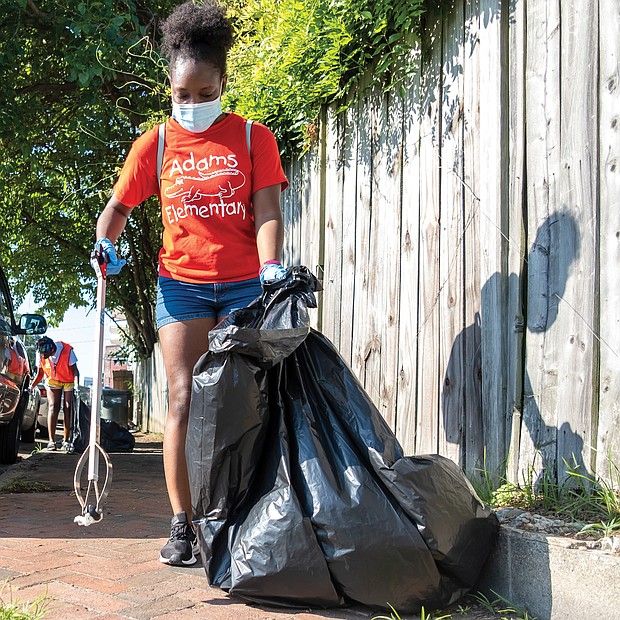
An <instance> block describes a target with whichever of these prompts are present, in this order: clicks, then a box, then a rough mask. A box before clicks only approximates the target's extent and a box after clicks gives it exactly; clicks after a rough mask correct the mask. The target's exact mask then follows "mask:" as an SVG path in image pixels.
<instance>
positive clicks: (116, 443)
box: [71, 400, 136, 452]
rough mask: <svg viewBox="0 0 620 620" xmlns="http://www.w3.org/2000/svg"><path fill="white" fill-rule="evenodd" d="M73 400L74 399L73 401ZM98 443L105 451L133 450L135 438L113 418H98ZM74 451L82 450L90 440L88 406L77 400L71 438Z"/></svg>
mask: <svg viewBox="0 0 620 620" xmlns="http://www.w3.org/2000/svg"><path fill="white" fill-rule="evenodd" d="M74 402H75V401H74ZM99 431H100V432H99V445H100V446H101V447H102V448H103V449H104V450H105V451H106V452H133V449H134V446H135V444H136V438H135V437H134V436H133V435H132V434H131V433H130V432H129V431H128V430H127V429H126V428H123V427H122V426H121V425H120V424H119V423H118V422H115V421H114V420H99ZM71 440H72V442H73V448H74V450H75V451H76V452H84V450H86V449H87V448H88V444H89V442H90V406H89V405H87V404H86V403H85V402H84V401H83V400H79V407H78V414H77V415H75V408H74V416H73V426H72V438H71Z"/></svg>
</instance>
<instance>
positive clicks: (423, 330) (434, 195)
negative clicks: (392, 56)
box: [415, 12, 442, 453]
mask: <svg viewBox="0 0 620 620" xmlns="http://www.w3.org/2000/svg"><path fill="white" fill-rule="evenodd" d="M426 32H427V36H428V38H429V41H431V42H432V47H431V49H430V54H429V55H423V57H422V83H421V91H422V115H421V122H420V167H421V174H420V239H419V243H420V252H419V271H420V284H419V294H418V304H419V310H418V312H419V316H420V324H419V331H418V361H417V363H418V401H417V411H418V416H417V417H418V419H417V424H416V441H415V446H416V452H418V453H424V452H437V450H438V443H439V437H438V435H439V428H438V426H439V422H438V417H439V382H440V381H441V378H440V377H439V373H438V371H439V303H438V298H439V262H438V260H437V259H438V256H439V251H440V248H439V231H440V225H439V209H440V205H439V196H440V185H439V183H440V181H439V170H440V166H441V139H440V135H441V77H440V74H441V62H442V57H441V38H442V37H441V15H440V14H439V13H437V12H429V14H428V17H427V22H426Z"/></svg>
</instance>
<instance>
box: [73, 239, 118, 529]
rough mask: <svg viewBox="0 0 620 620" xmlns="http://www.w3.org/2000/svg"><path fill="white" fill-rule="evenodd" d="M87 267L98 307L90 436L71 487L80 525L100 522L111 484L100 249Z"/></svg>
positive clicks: (103, 299)
mask: <svg viewBox="0 0 620 620" xmlns="http://www.w3.org/2000/svg"><path fill="white" fill-rule="evenodd" d="M90 264H91V265H92V267H93V269H94V270H95V273H96V274H97V307H96V323H97V325H96V336H95V342H96V343H97V361H96V368H95V377H94V381H93V386H92V392H91V409H90V435H89V442H88V449H87V450H85V451H84V453H83V454H82V456H81V457H80V460H79V461H78V463H77V466H76V468H75V475H74V478H73V486H74V489H75V494H76V497H77V498H78V502H79V503H80V506H81V507H82V514H81V515H78V516H77V517H75V519H74V521H75V523H78V524H79V525H85V526H88V525H91V524H92V523H96V522H97V521H101V519H103V504H104V502H105V499H106V497H107V496H108V493H109V489H110V484H111V483H112V462H111V461H110V457H109V456H108V455H107V453H106V452H105V450H104V449H103V448H102V447H101V445H100V443H99V442H100V437H99V434H100V428H99V423H100V419H101V388H102V377H101V375H102V374H103V340H104V320H105V294H106V262H105V256H104V253H103V251H102V250H101V249H98V250H95V251H93V253H92V254H91V257H90ZM100 455H101V457H102V458H103V460H104V461H105V465H106V477H105V480H104V483H103V486H101V487H100V485H99V456H100ZM86 461H88V489H87V491H86V496H84V497H83V496H82V493H81V482H80V480H81V476H82V471H83V469H84V465H85V464H86Z"/></svg>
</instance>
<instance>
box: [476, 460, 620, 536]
mask: <svg viewBox="0 0 620 620" xmlns="http://www.w3.org/2000/svg"><path fill="white" fill-rule="evenodd" d="M608 463H609V466H608V472H607V473H608V475H607V480H605V479H602V478H597V477H594V476H592V475H590V474H588V473H584V472H583V467H582V466H580V465H579V464H578V463H577V460H576V459H575V458H573V462H572V463H569V462H568V461H566V460H565V461H564V466H565V470H566V473H567V478H566V480H565V481H564V482H563V483H558V482H556V481H555V479H554V478H553V477H552V476H551V475H550V473H549V471H546V470H545V471H543V472H536V471H535V469H534V468H533V467H532V466H530V467H529V468H528V470H527V472H526V474H525V475H524V480H523V482H522V483H521V484H515V483H513V482H510V481H508V480H507V479H506V478H505V477H502V476H499V475H494V474H491V473H489V472H488V471H486V460H484V461H483V468H481V469H476V470H475V472H474V475H472V476H471V477H470V481H471V483H472V485H473V487H474V489H475V490H476V493H477V494H478V496H479V497H480V499H481V500H482V501H483V502H484V503H485V504H488V505H489V506H490V507H491V508H501V507H504V506H513V507H515V508H521V509H523V510H527V511H529V512H538V513H540V514H543V515H556V516H558V517H564V518H567V519H570V520H571V521H579V522H581V523H588V524H591V526H586V528H587V529H584V530H583V531H588V532H594V531H597V532H617V531H618V530H619V529H620V468H619V467H618V465H616V464H615V463H613V462H612V461H611V459H609V458H608Z"/></svg>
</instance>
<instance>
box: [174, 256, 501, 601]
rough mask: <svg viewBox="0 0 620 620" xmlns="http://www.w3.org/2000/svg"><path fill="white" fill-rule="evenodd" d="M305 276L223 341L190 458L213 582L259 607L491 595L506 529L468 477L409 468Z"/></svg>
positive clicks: (206, 359) (196, 389)
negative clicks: (323, 330) (494, 549)
mask: <svg viewBox="0 0 620 620" xmlns="http://www.w3.org/2000/svg"><path fill="white" fill-rule="evenodd" d="M315 290H318V282H317V281H316V279H315V278H314V276H313V275H312V274H311V273H310V272H309V271H308V270H307V269H306V268H305V267H295V268H292V269H289V270H288V274H287V278H286V279H285V280H284V281H283V282H280V283H277V284H276V285H274V286H272V287H268V290H267V292H266V293H265V294H264V295H263V296H262V297H261V298H259V299H258V300H256V301H255V302H254V303H253V304H251V305H250V306H249V307H248V308H246V309H243V310H241V311H239V312H235V313H233V314H231V315H230V317H228V319H227V320H226V321H224V322H222V323H221V324H219V325H218V326H217V327H216V328H215V329H214V330H213V331H212V332H211V335H210V350H209V351H208V352H207V353H206V354H205V355H204V356H203V357H202V358H201V359H200V360H199V361H198V363H197V364H196V367H195V368H194V383H193V393H192V401H191V406H190V417H189V428H188V434H187V444H186V455H187V460H188V471H189V476H190V486H191V490H192V504H193V511H194V518H195V522H196V524H197V526H198V534H199V540H200V548H201V555H202V560H203V565H204V567H205V571H206V573H207V577H208V579H209V582H210V583H211V584H212V585H216V586H219V587H221V588H222V589H224V590H226V591H229V592H230V593H231V594H233V595H235V596H238V597H241V598H245V599H248V600H252V601H258V602H263V603H270V604H279V605H288V606H316V607H333V606H338V605H342V604H346V603H348V602H351V601H355V602H358V603H362V604H364V605H368V606H370V607H378V608H383V609H384V608H385V607H386V605H387V604H390V605H392V606H393V607H394V608H395V609H397V610H398V611H399V612H415V611H418V610H419V609H420V608H421V606H422V605H424V606H425V607H426V608H427V609H428V608H431V607H433V608H434V607H441V606H445V605H448V604H451V603H453V602H454V601H456V600H458V599H459V598H460V597H461V596H463V595H464V594H465V593H466V592H467V591H468V590H469V589H471V587H472V586H473V585H474V584H475V582H476V580H477V578H478V575H479V573H480V570H481V568H482V565H483V563H484V561H485V560H486V558H487V556H488V554H489V551H490V548H491V546H492V544H493V543H494V541H495V538H496V535H497V532H498V529H499V526H498V522H497V519H496V517H495V515H494V513H492V511H490V510H489V509H488V508H486V507H484V506H483V505H482V504H481V502H480V501H479V499H478V498H477V497H476V494H475V492H474V490H473V489H472V488H471V486H470V484H469V482H468V481H467V479H466V478H465V476H464V475H463V474H462V473H461V472H460V470H459V469H458V467H457V466H456V465H455V464H454V463H452V462H451V461H449V460H448V459H445V458H443V457H441V456H439V455H428V456H418V457H406V456H405V455H404V454H403V451H402V448H401V446H400V444H399V443H398V441H397V439H396V437H395V435H394V433H393V432H392V431H391V429H390V428H389V426H388V425H387V423H386V422H385V420H384V419H383V417H382V416H381V415H380V414H379V412H378V411H377V409H376V407H375V406H374V405H373V403H372V402H371V400H370V399H369V397H368V395H367V394H366V393H365V391H364V390H363V388H362V386H361V385H360V383H359V382H358V381H357V379H356V378H355V376H354V375H353V373H352V372H351V370H350V369H349V368H348V366H347V365H346V363H345V362H344V361H343V360H342V359H341V357H340V356H339V354H338V352H337V351H336V349H335V348H334V347H333V345H331V343H330V342H329V341H328V340H327V339H326V338H325V337H324V336H322V335H321V334H319V333H318V332H316V331H314V330H312V329H310V327H309V320H308V312H307V308H308V307H315V306H316V301H315V298H314V293H313V291H315Z"/></svg>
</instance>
